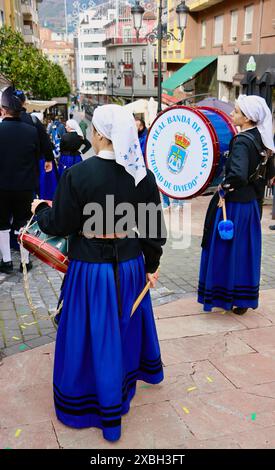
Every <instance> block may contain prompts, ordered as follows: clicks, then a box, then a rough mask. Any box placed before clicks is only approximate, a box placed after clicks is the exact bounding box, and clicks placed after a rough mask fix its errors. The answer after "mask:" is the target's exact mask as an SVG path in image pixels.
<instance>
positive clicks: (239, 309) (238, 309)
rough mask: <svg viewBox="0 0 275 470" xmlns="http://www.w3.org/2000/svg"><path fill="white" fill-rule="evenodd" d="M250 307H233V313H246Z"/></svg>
mask: <svg viewBox="0 0 275 470" xmlns="http://www.w3.org/2000/svg"><path fill="white" fill-rule="evenodd" d="M247 310H248V308H241V307H234V308H233V309H232V312H233V313H236V315H244V314H245V313H246V312H247Z"/></svg>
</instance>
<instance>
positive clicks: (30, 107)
mask: <svg viewBox="0 0 275 470" xmlns="http://www.w3.org/2000/svg"><path fill="white" fill-rule="evenodd" d="M56 103H57V102H56V101H38V100H28V101H27V102H26V104H25V107H26V109H27V111H28V113H33V112H44V111H45V109H48V108H51V106H54V105H55V104H56Z"/></svg>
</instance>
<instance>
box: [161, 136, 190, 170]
mask: <svg viewBox="0 0 275 470" xmlns="http://www.w3.org/2000/svg"><path fill="white" fill-rule="evenodd" d="M190 144H191V140H190V139H189V138H188V137H187V136H186V135H185V134H180V133H177V134H175V143H173V144H172V145H171V147H170V150H169V154H168V159H167V164H168V168H169V170H170V171H171V173H174V174H179V173H180V172H181V171H182V169H183V167H184V165H185V162H186V158H187V155H188V151H187V148H188V147H189V145H190Z"/></svg>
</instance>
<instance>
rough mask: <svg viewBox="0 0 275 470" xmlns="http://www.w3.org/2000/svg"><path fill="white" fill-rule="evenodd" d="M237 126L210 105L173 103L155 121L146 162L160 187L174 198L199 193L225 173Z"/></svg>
mask: <svg viewBox="0 0 275 470" xmlns="http://www.w3.org/2000/svg"><path fill="white" fill-rule="evenodd" d="M235 134H236V129H235V127H234V126H233V124H232V123H231V121H230V117H229V116H227V115H226V114H225V113H223V112H222V111H220V110H217V109H214V108H209V107H198V108H191V107H188V106H173V107H171V108H167V109H166V110H165V111H163V112H162V113H160V114H159V115H158V117H157V118H156V119H155V121H154V122H153V124H152V126H151V128H150V130H149V133H148V137H147V142H146V164H147V167H148V168H149V169H150V170H151V171H152V172H153V173H154V174H155V178H156V182H157V185H158V187H159V190H160V191H161V192H162V193H164V194H166V195H167V196H169V197H171V198H174V199H189V198H193V197H196V196H198V195H199V194H201V193H202V192H204V191H205V189H206V188H207V187H209V186H210V184H211V183H212V182H213V181H214V180H215V179H216V178H217V177H219V176H221V173H222V170H223V166H224V162H225V155H226V152H227V151H228V150H229V144H230V141H231V139H232V138H233V136H234V135H235Z"/></svg>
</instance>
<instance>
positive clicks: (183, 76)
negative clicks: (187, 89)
mask: <svg viewBox="0 0 275 470" xmlns="http://www.w3.org/2000/svg"><path fill="white" fill-rule="evenodd" d="M214 60H217V57H216V56H213V55H212V56H207V57H197V58H196V59H193V60H191V61H190V62H188V64H186V65H184V66H183V67H181V68H180V69H179V70H178V71H177V72H175V73H174V74H173V75H172V76H171V77H169V78H168V79H167V80H165V81H164V82H163V83H162V88H163V89H164V90H167V91H168V92H169V91H170V90H175V89H176V88H178V87H179V86H180V85H182V84H183V83H186V82H189V80H192V78H194V77H195V75H197V74H198V73H199V72H201V71H202V70H203V69H205V67H207V66H208V65H210V64H211V63H212V62H214Z"/></svg>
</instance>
